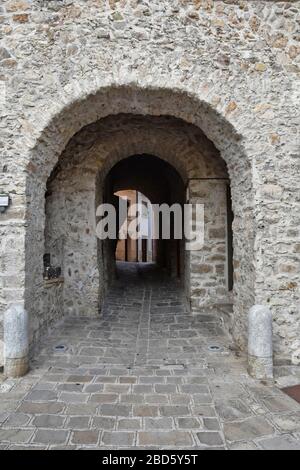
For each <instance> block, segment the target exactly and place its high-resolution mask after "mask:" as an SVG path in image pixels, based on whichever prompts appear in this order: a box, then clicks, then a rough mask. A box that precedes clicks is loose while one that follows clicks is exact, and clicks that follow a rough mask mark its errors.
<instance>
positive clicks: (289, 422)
mask: <svg viewBox="0 0 300 470" xmlns="http://www.w3.org/2000/svg"><path fill="white" fill-rule="evenodd" d="M270 419H271V421H272V422H273V423H274V424H275V425H276V426H277V427H278V428H279V429H280V430H281V431H282V432H295V431H300V412H298V413H293V414H288V415H283V414H282V415H272V416H271V417H270Z"/></svg>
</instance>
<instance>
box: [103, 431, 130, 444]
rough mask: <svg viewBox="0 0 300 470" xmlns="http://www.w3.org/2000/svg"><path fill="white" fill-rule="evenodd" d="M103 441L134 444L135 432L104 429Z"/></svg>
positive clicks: (104, 442)
mask: <svg viewBox="0 0 300 470" xmlns="http://www.w3.org/2000/svg"><path fill="white" fill-rule="evenodd" d="M102 442H103V444H105V445H115V446H118V447H119V446H132V445H133V444H134V433H133V432H117V431H112V432H109V431H104V433H103V435H102Z"/></svg>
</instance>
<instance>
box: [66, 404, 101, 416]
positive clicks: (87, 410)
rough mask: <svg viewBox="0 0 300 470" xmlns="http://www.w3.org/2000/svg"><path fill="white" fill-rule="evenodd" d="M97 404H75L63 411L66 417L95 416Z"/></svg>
mask: <svg viewBox="0 0 300 470" xmlns="http://www.w3.org/2000/svg"><path fill="white" fill-rule="evenodd" d="M98 406H99V405H98V403H80V404H78V403H76V404H71V405H68V406H67V408H66V409H65V411H64V414H66V415H75V416H76V415H95V414H96V411H97V408H98Z"/></svg>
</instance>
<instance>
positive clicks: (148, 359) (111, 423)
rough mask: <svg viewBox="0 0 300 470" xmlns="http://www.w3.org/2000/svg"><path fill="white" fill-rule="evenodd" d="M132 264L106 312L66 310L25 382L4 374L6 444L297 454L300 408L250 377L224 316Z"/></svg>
mask: <svg viewBox="0 0 300 470" xmlns="http://www.w3.org/2000/svg"><path fill="white" fill-rule="evenodd" d="M123 269H124V268H123ZM125 271H126V272H123V273H122V274H123V275H122V276H121V277H120V279H119V281H118V282H117V283H116V284H115V286H114V287H113V288H112V289H111V290H110V292H109V293H108V295H107V298H106V302H105V305H104V308H103V313H102V316H99V318H90V319H89V318H67V317H66V318H65V320H64V322H63V323H61V324H60V325H58V326H57V328H55V329H54V331H53V333H52V335H51V336H50V337H49V338H46V339H45V340H44V341H43V347H42V348H41V349H40V351H39V352H38V354H37V355H36V356H35V358H34V359H33V360H32V363H31V370H30V372H29V374H28V375H27V376H26V377H24V378H22V379H18V380H17V379H16V380H1V381H0V449H11V450H17V449H37V450H40V449H70V450H71V449H85V448H86V449H127V448H131V449H136V448H146V449H169V448H177V449H185V448H186V449H195V450H199V449H200V450H202V449H210V448H212V449H233V450H255V449H262V450H266V449H285V448H287V449H295V450H296V449H297V450H298V449H299V448H300V406H299V404H297V403H296V402H295V401H293V400H292V399H291V398H289V397H288V396H287V395H285V394H283V393H282V392H281V390H280V389H279V388H278V387H277V386H276V383H275V384H269V385H266V384H262V383H260V382H257V381H255V380H253V379H251V378H250V377H249V376H248V374H247V370H246V359H245V357H244V356H243V355H242V354H240V353H237V352H236V351H235V349H234V348H232V341H231V338H230V337H229V336H228V335H227V334H226V331H224V329H223V319H222V313H221V312H219V311H218V310H216V311H214V312H213V314H210V315H206V314H204V313H202V314H201V315H199V316H192V315H190V314H189V313H187V311H186V309H185V301H184V298H183V294H182V291H181V289H180V286H179V285H177V284H176V281H170V280H168V279H165V278H164V277H163V276H161V275H159V274H157V273H156V272H155V271H154V270H153V269H152V268H151V267H147V265H145V267H144V269H141V268H138V269H137V268H136V267H135V266H134V265H132V264H128V265H127V267H126V270H125ZM125 274H126V276H125ZM61 344H63V345H65V346H66V350H65V352H62V351H57V350H55V349H54V348H55V346H57V345H61ZM211 344H217V345H219V346H220V348H221V350H220V352H211V351H209V349H208V347H209V345H211ZM275 372H276V374H277V383H278V384H280V383H285V384H286V383H289V379H288V377H289V375H290V376H292V380H291V381H292V382H295V380H296V379H295V378H297V380H298V379H299V382H300V369H299V368H289V367H278V368H275ZM281 377H283V379H281Z"/></svg>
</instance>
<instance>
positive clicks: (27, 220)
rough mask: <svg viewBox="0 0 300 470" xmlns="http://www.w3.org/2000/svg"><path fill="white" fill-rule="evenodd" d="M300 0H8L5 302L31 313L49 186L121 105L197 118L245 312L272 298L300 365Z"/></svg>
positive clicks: (2, 179)
mask: <svg viewBox="0 0 300 470" xmlns="http://www.w3.org/2000/svg"><path fill="white" fill-rule="evenodd" d="M299 7H300V2H299V1H298V0H296V1H292V0H290V1H276V0H274V1H267V0H261V1H256V0H247V1H246V0H226V1H225V0H223V1H222V0H220V1H213V0H193V1H192V0H174V1H169V0H153V1H151V2H150V1H147V0H142V1H137V0H120V1H117V0H107V1H104V0H75V1H70V0H51V1H44V0H4V1H2V3H1V5H0V37H1V43H0V117H1V120H0V133H1V138H0V142H1V146H0V191H1V192H4V193H8V194H10V196H11V199H12V204H11V207H10V208H9V210H8V211H7V212H6V213H5V214H1V215H0V234H1V238H0V240H1V241H0V250H1V251H0V258H1V261H0V263H1V265H0V266H1V269H0V286H1V289H0V310H1V312H3V310H4V309H5V308H6V307H7V305H8V304H9V303H11V302H14V301H19V302H21V303H24V304H25V305H26V307H27V308H28V309H29V310H30V317H31V321H32V323H33V324H34V327H33V328H32V339H33V340H34V338H35V337H38V335H39V329H40V327H41V325H42V324H44V323H47V312H46V310H45V311H43V312H41V313H40V317H36V312H32V311H31V304H32V299H33V297H34V295H35V292H36V289H37V286H38V285H39V284H38V282H40V281H37V279H41V276H42V269H43V266H42V259H41V254H42V253H43V251H44V228H45V207H44V194H45V190H46V181H47V179H48V177H49V175H50V173H51V171H52V170H53V168H54V166H55V164H56V163H57V161H58V159H59V156H60V155H61V153H62V152H63V150H64V149H65V147H66V145H67V144H68V142H69V141H70V139H71V138H72V137H73V135H74V134H76V133H77V132H78V131H79V130H80V129H81V128H82V127H84V126H86V125H89V124H91V123H93V122H95V121H98V120H99V119H101V118H103V117H106V116H108V115H110V114H118V113H132V114H143V115H163V114H165V115H170V116H175V117H177V118H181V119H184V120H185V121H187V122H189V123H192V124H194V125H195V126H198V127H199V128H200V129H202V131H203V132H204V133H205V135H206V136H207V137H208V138H209V139H210V140H211V141H212V142H213V143H214V144H215V146H216V147H217V149H218V150H219V151H220V153H221V155H222V157H223V159H224V160H225V161H226V163H227V167H228V172H229V176H230V179H231V183H232V198H233V210H234V213H235V220H234V233H235V239H234V257H235V260H234V263H235V289H234V317H233V318H234V321H233V326H232V328H233V334H234V337H235V339H236V341H237V343H238V344H239V345H240V346H242V347H244V346H245V344H246V336H247V331H246V315H247V312H248V310H249V308H250V306H251V305H253V304H254V303H263V304H267V305H269V306H270V307H271V309H272V312H273V316H274V345H275V352H276V356H277V357H278V358H281V359H286V360H287V361H293V362H295V363H297V362H299V361H300V359H299V355H300V344H299V332H300V312H299V305H300V288H299V283H300V269H299V239H300V233H299V212H300V211H299V206H300V200H299V199H300V198H299V194H300V180H299V177H298V175H299V101H300V97H299V93H300V92H299V89H300V87H299V83H298V81H299V57H300V48H299Z"/></svg>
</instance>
